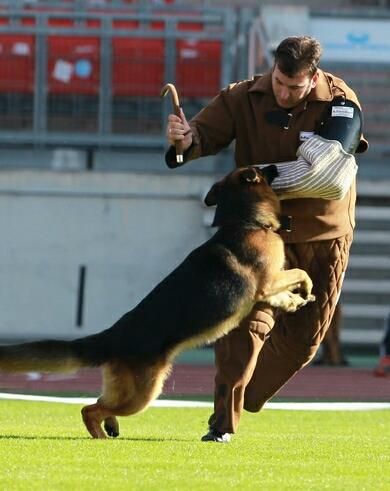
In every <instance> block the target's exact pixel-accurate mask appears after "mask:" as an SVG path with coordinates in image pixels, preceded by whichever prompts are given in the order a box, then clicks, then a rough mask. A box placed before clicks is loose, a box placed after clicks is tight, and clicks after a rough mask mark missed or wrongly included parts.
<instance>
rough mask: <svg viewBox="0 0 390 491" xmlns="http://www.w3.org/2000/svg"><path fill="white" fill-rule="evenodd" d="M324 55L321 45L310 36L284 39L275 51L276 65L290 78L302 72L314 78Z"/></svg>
mask: <svg viewBox="0 0 390 491" xmlns="http://www.w3.org/2000/svg"><path fill="white" fill-rule="evenodd" d="M321 54H322V48H321V45H320V43H319V42H318V41H317V40H316V39H314V38H312V37H310V36H292V37H288V38H286V39H284V40H283V41H282V42H281V43H280V44H279V46H278V47H277V48H276V51H275V64H276V65H278V68H279V70H280V71H281V72H282V73H284V75H287V76H288V77H294V76H295V75H297V74H298V73H300V72H306V71H307V72H308V73H309V74H310V76H313V75H314V74H315V73H316V71H317V68H318V64H319V62H320V58H321Z"/></svg>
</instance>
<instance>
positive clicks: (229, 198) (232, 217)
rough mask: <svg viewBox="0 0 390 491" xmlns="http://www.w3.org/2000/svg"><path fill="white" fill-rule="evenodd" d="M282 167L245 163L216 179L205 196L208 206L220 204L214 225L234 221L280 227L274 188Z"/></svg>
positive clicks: (278, 207)
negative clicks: (279, 168)
mask: <svg viewBox="0 0 390 491" xmlns="http://www.w3.org/2000/svg"><path fill="white" fill-rule="evenodd" d="M277 175H278V169H277V167H276V166H275V165H269V166H267V167H264V168H263V169H262V170H260V169H259V168H258V167H252V166H251V167H241V168H238V169H236V170H234V171H233V172H230V174H228V175H227V176H226V177H224V178H223V179H222V180H221V181H219V182H217V183H215V184H214V185H213V186H212V188H211V189H210V191H209V192H208V193H207V195H206V197H205V200H204V202H205V204H206V205H207V206H215V205H216V206H217V209H216V211H215V216H214V222H213V226H216V227H220V226H223V225H228V224H233V223H245V224H247V225H253V226H256V225H262V226H264V225H267V226H271V227H272V228H278V227H279V221H278V216H279V213H280V204H279V200H278V198H277V196H276V194H275V193H274V191H273V190H272V188H271V183H272V181H273V180H274V179H275V177H277Z"/></svg>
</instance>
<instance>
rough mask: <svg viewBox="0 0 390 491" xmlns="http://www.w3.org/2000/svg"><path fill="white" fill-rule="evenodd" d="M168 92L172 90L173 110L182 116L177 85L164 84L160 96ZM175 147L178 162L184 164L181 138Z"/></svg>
mask: <svg viewBox="0 0 390 491" xmlns="http://www.w3.org/2000/svg"><path fill="white" fill-rule="evenodd" d="M168 92H170V93H171V96H172V104H173V111H174V113H175V115H176V116H178V117H179V118H181V114H180V102H179V96H178V95H177V90H176V87H175V86H174V85H173V84H166V85H164V87H163V88H162V89H161V92H160V96H161V97H164V96H166V95H167V94H168ZM175 148H176V162H177V163H178V164H182V163H183V142H182V141H180V140H177V141H176V142H175Z"/></svg>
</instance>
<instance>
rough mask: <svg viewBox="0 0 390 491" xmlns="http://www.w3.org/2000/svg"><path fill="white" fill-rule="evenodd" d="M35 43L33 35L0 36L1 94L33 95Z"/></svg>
mask: <svg viewBox="0 0 390 491" xmlns="http://www.w3.org/2000/svg"><path fill="white" fill-rule="evenodd" d="M34 60H35V41H34V36H33V35H22V34H1V35H0V74H1V75H0V92H3V93H4V92H15V93H33V92H34V65H35V61H34Z"/></svg>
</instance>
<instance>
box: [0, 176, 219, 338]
mask: <svg viewBox="0 0 390 491" xmlns="http://www.w3.org/2000/svg"><path fill="white" fill-rule="evenodd" d="M214 180H215V178H213V177H212V176H210V175H209V176H201V175H198V176H196V175H195V176H194V175H191V176H185V175H177V174H176V175H174V174H171V175H151V174H140V173H138V174H137V173H129V172H126V173H105V172H89V173H88V172H57V173H56V172H52V171H44V170H40V171H31V170H18V171H2V172H1V179H0V230H1V243H2V244H1V248H0V305H1V308H0V339H1V340H2V341H7V340H20V339H36V338H40V337H42V336H45V337H46V336H50V337H55V338H73V337H76V336H80V335H85V334H89V333H93V332H96V331H99V330H101V329H103V328H106V327H109V326H110V325H111V324H112V323H113V322H114V321H115V320H116V319H118V318H119V317H120V316H121V315H122V314H123V313H124V312H126V311H127V310H129V309H131V308H132V307H133V306H135V305H136V304H137V303H138V302H139V301H140V300H141V299H142V298H143V297H144V295H145V294H146V293H147V292H148V291H150V290H151V289H152V288H153V287H154V286H155V285H156V284H157V282H158V281H159V280H161V279H162V278H163V277H164V276H165V275H166V274H167V273H169V272H170V271H171V270H172V269H173V268H174V267H175V266H176V265H177V264H178V263H179V262H180V261H181V260H182V259H183V258H184V257H185V256H186V255H187V253H188V252H190V251H191V250H192V249H193V248H194V247H195V246H197V245H199V244H200V243H202V242H203V241H204V240H206V239H207V238H208V237H209V236H210V233H211V229H210V228H209V227H208V226H206V225H205V223H204V222H205V216H207V212H206V208H205V207H204V205H203V202H202V199H203V196H204V194H205V192H207V190H208V189H209V187H210V185H211V184H212V183H213V182H214ZM83 272H84V273H83ZM83 274H84V278H82V276H83ZM83 279H84V288H83V285H82V281H83ZM172 301H174V299H172Z"/></svg>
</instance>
